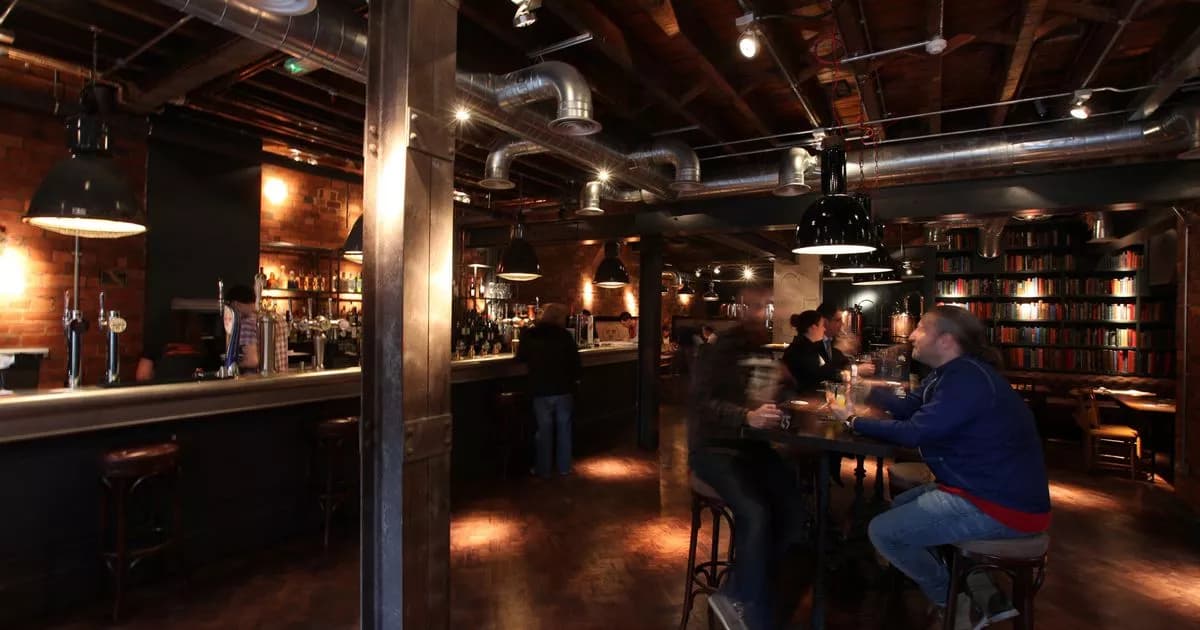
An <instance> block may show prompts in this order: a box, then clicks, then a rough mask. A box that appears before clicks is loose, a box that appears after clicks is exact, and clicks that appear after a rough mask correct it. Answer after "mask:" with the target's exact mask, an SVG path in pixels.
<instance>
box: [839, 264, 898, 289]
mask: <svg viewBox="0 0 1200 630" xmlns="http://www.w3.org/2000/svg"><path fill="white" fill-rule="evenodd" d="M900 282H902V281H901V280H900V275H899V274H897V273H896V270H895V268H892V269H889V270H887V271H885V272H883V273H866V274H859V275H857V276H854V280H851V281H850V284H852V285H854V286H856V287H877V286H881V285H885V284H900Z"/></svg>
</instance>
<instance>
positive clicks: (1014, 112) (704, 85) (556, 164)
mask: <svg viewBox="0 0 1200 630" xmlns="http://www.w3.org/2000/svg"><path fill="white" fill-rule="evenodd" d="M11 1H12V0H0V7H3V8H6V7H7V6H8V4H9V3H10V2H11ZM320 1H321V2H322V3H338V4H341V5H343V6H345V7H346V8H349V9H351V10H354V11H357V12H359V13H360V14H362V15H364V16H365V15H366V14H367V11H368V6H367V3H366V2H364V1H363V0H320ZM1135 5H1136V10H1133V11H1132V16H1131V21H1130V22H1129V24H1128V25H1127V26H1126V27H1125V28H1124V29H1121V28H1120V27H1121V22H1122V20H1123V19H1124V18H1125V16H1126V15H1127V14H1129V13H1130V10H1131V8H1135ZM513 10H514V6H513V5H512V4H511V3H510V2H504V1H501V0H461V10H460V13H459V43H460V50H459V57H458V63H459V68H460V69H461V70H466V71H486V72H508V71H511V70H515V69H518V68H521V67H523V66H526V65H529V64H531V63H535V62H537V61H540V60H561V61H565V62H567V63H570V64H573V65H575V66H577V67H578V68H579V69H580V70H581V71H582V72H583V73H584V75H585V76H586V77H587V78H588V80H589V82H590V83H591V84H592V87H593V90H594V92H595V95H596V103H597V116H598V118H599V119H600V120H601V121H602V122H603V124H604V129H605V134H606V136H607V137H608V138H609V139H611V140H613V141H614V142H615V143H617V144H619V145H624V146H626V147H627V148H629V149H632V148H634V147H636V146H637V145H640V144H644V143H646V142H648V141H650V140H651V139H652V138H653V137H655V136H664V135H671V136H676V137H679V138H680V139H682V140H684V141H686V142H688V143H689V144H691V145H692V146H696V147H702V148H700V149H699V153H700V154H701V156H702V157H703V158H706V163H707V162H708V161H709V160H711V159H717V160H720V161H722V162H728V161H735V162H749V161H753V160H756V159H762V158H763V157H764V156H761V155H748V156H741V155H738V153H740V152H746V151H758V150H763V149H771V148H778V147H781V146H786V145H787V143H788V142H789V138H787V137H784V138H774V139H770V138H768V139H759V138H762V137H763V136H775V135H778V134H786V133H789V132H797V131H803V130H807V129H811V128H813V127H814V126H817V125H819V126H822V127H832V126H837V125H852V124H857V123H862V122H864V121H867V120H879V119H881V118H887V117H895V116H905V115H911V114H917V113H922V112H931V111H936V110H939V109H943V108H956V107H963V106H971V105H979V104H985V103H992V102H995V101H998V100H1002V99H1011V98H1024V97H1037V96H1040V95H1049V94H1056V93H1061V92H1064V91H1071V90H1074V89H1077V88H1079V87H1082V83H1083V81H1084V80H1085V79H1086V78H1087V76H1088V75H1089V74H1091V71H1092V69H1093V67H1095V68H1096V72H1095V73H1094V75H1093V76H1092V78H1091V80H1090V83H1089V85H1088V86H1087V87H1092V88H1097V87H1117V88H1127V87H1132V86H1137V85H1140V84H1142V83H1144V82H1146V81H1147V80H1148V79H1149V78H1150V77H1153V76H1156V74H1158V73H1159V72H1160V71H1162V70H1163V66H1164V65H1165V64H1167V63H1168V62H1169V61H1170V60H1172V59H1177V58H1178V57H1179V53H1180V50H1179V49H1180V47H1181V46H1183V45H1185V42H1189V41H1194V40H1189V38H1190V37H1191V36H1192V35H1193V31H1195V29H1196V25H1197V24H1200V2H1196V0H1144V1H1140V2H1136V1H1135V0H972V1H969V2H968V1H966V0H912V1H903V2H901V1H896V0H833V1H832V2H830V1H828V0H825V1H820V2H812V1H808V0H686V1H685V0H545V1H544V2H543V6H542V8H541V9H539V10H537V18H538V19H537V22H536V23H535V24H533V25H532V26H530V27H527V28H514V27H513V25H512V14H513ZM751 12H752V13H754V14H755V15H757V16H759V17H760V20H759V22H758V25H759V28H760V29H761V32H762V33H763V35H764V36H765V38H766V39H767V40H768V42H769V43H770V49H771V50H773V52H774V54H771V52H769V51H768V50H763V51H761V52H760V54H759V55H758V56H757V57H756V58H754V59H745V58H743V57H742V56H741V55H740V54H738V52H737V39H738V37H739V35H740V29H739V27H738V26H737V25H736V24H735V21H736V20H737V18H738V17H739V16H741V15H743V14H745V13H751ZM183 17H184V16H183V15H181V14H179V13H177V12H176V11H174V10H172V9H170V8H167V7H164V6H162V5H160V4H158V3H156V2H153V1H152V0H18V1H17V3H16V4H15V6H14V8H13V10H12V12H11V14H10V15H9V16H8V17H7V19H6V20H5V21H4V23H3V25H2V27H3V29H4V30H5V31H8V32H10V33H11V34H12V35H13V36H14V43H13V45H12V48H13V50H14V51H16V52H18V53H20V54H12V55H9V56H7V57H0V86H3V87H5V88H7V87H17V88H20V90H22V91H24V93H26V94H28V93H31V92H32V93H34V96H35V97H36V98H24V99H16V98H14V99H11V100H13V101H19V102H21V103H25V104H28V103H37V102H50V101H51V100H52V99H50V98H48V97H47V95H50V94H51V93H52V92H51V90H52V84H53V82H54V81H55V76H54V75H55V73H54V67H51V66H54V64H55V63H57V64H59V65H58V66H55V67H57V69H58V70H59V72H58V79H57V80H58V85H59V86H60V87H59V92H58V93H57V94H58V96H59V97H60V100H68V101H69V100H70V99H71V98H73V97H72V96H70V95H66V94H65V93H64V92H63V91H62V88H61V86H62V85H63V84H64V83H65V84H72V83H73V84H74V85H78V84H79V82H80V77H79V76H72V71H71V70H72V68H77V69H78V70H80V71H83V72H86V69H87V68H88V67H90V66H91V48H92V47H91V40H92V32H91V31H92V29H93V28H94V29H97V32H98V51H99V63H98V66H99V69H100V71H101V72H102V73H103V77H104V79H105V80H109V81H114V82H117V83H120V84H121V85H122V86H123V87H124V95H125V102H126V103H127V107H128V109H130V110H131V111H132V112H135V113H147V112H154V111H159V110H162V109H164V108H170V109H177V110H181V111H182V112H184V113H186V114H187V115H190V116H194V117H203V118H206V119H214V120H220V121H222V123H223V124H232V125H238V126H242V127H244V128H246V129H249V130H253V131H255V132H257V133H260V134H262V135H263V136H264V139H265V140H266V143H267V145H268V147H270V148H271V150H277V151H279V152H281V153H285V154H289V153H290V152H291V150H292V149H299V150H300V151H301V152H302V154H303V158H304V159H305V160H306V161H307V160H313V161H316V162H318V163H320V164H326V165H330V166H333V167H336V168H349V169H351V170H353V169H354V168H355V165H356V163H357V162H359V161H360V160H361V156H360V146H361V136H362V118H363V111H364V108H363V86H361V85H358V84H355V83H353V82H351V81H348V80H346V79H343V78H342V77H339V76H336V75H333V74H332V73H329V72H327V71H323V70H315V71H313V72H310V73H308V74H304V75H301V76H292V75H290V74H288V73H287V72H285V71H284V70H283V69H282V63H283V61H284V60H285V58H284V56H283V55H281V54H279V53H276V52H274V51H271V50H269V49H266V48H263V47H260V46H257V45H251V44H249V43H246V42H243V41H240V40H239V39H238V38H236V37H234V36H231V35H229V34H228V33H226V32H225V31H222V30H221V29H219V28H217V27H214V26H211V25H209V24H206V23H204V22H202V21H201V20H188V21H185V22H184V23H182V24H178V22H179V21H180V20H181V18H183ZM939 27H940V28H941V34H942V35H943V37H944V38H945V39H946V40H947V41H948V43H949V46H948V48H947V50H946V51H945V52H944V53H942V54H941V55H930V54H928V53H927V52H926V51H925V50H924V49H922V48H916V49H912V50H908V51H904V52H897V53H893V54H888V55H883V56H879V57H874V58H871V59H868V60H865V61H859V62H855V63H843V62H841V59H842V58H843V57H845V56H847V55H861V54H865V53H872V52H877V51H881V50H886V49H890V48H894V47H898V46H903V45H907V44H912V43H915V42H921V41H924V40H926V39H928V38H930V37H931V36H933V35H935V34H937V33H938V29H939ZM168 29H170V32H169V34H166V35H165V36H161V35H162V33H163V32H164V31H165V30H168ZM1118 31H1119V32H1120V34H1119V36H1117V37H1116V38H1115V41H1113V39H1114V35H1116V34H1117V33H1118ZM582 33H590V34H591V36H592V39H591V40H590V41H587V42H584V43H580V44H577V45H573V46H568V47H565V48H563V49H561V50H557V51H554V52H549V53H542V54H538V51H541V50H542V49H545V48H546V47H547V46H551V45H553V44H556V43H559V42H563V41H565V40H568V39H570V38H574V37H577V36H579V35H580V34H582ZM160 36H161V37H160ZM156 38H158V39H157V41H155V40H156ZM152 41H153V43H152V44H151V45H149V46H148V47H146V48H145V50H144V51H142V52H140V53H139V54H137V55H136V56H132V57H131V54H132V53H133V52H134V51H136V50H138V49H139V48H141V47H143V46H144V45H145V44H147V43H148V42H152ZM1110 42H1111V43H1112V46H1109V44H1110ZM1106 51H1107V52H1106ZM22 54H24V55H25V56H22ZM1102 56H1103V58H1102ZM30 59H33V60H34V61H33V62H31V61H30ZM38 60H40V61H38ZM51 62H53V63H51ZM74 74H75V75H78V74H79V72H74ZM1137 97H1138V94H1136V93H1126V94H1112V93H1103V94H1098V95H1097V96H1096V97H1094V98H1093V100H1092V102H1091V104H1092V105H1093V108H1094V109H1095V110H1097V111H1114V110H1122V109H1125V108H1127V107H1129V106H1130V104H1131V103H1133V102H1135V101H1136V99H1137ZM1068 106H1069V104H1068V99H1064V98H1057V99H1046V100H1044V101H1041V102H1038V103H1033V102H1030V103H1023V104H1020V105H1014V106H1011V107H995V108H990V109H978V110H972V111H964V112H954V113H947V114H944V115H939V116H927V117H922V118H914V119H908V120H903V121H897V122H891V123H883V124H875V125H870V126H868V127H865V128H864V129H852V130H847V131H846V132H845V134H846V135H847V136H850V137H852V138H855V137H860V136H866V137H867V138H868V139H870V138H874V139H885V138H886V139H887V140H889V141H892V140H900V139H904V138H908V137H916V136H924V135H926V134H931V133H941V132H951V131H961V130H971V129H985V128H988V127H994V126H999V125H1004V124H1012V123H1021V122H1029V121H1034V120H1038V119H1041V118H1051V119H1052V118H1059V117H1062V116H1063V115H1065V112H1066V110H1067V108H1068ZM297 121H304V124H299V123H298V122H297ZM752 139H759V140H752ZM504 140H505V138H503V137H502V136H501V135H500V134H497V133H496V132H494V131H492V130H490V129H487V128H481V127H480V126H476V125H469V126H466V127H464V129H463V130H462V133H461V134H460V143H459V155H460V156H461V159H460V160H458V163H457V164H456V169H457V170H458V176H459V184H460V186H461V187H462V188H463V190H465V191H467V192H468V193H470V194H471V195H472V199H473V201H472V204H471V205H472V206H475V210H476V211H477V212H476V216H484V217H488V216H490V217H494V218H499V217H506V216H509V215H511V213H513V212H516V211H517V210H518V209H521V208H540V209H541V211H542V212H547V213H555V214H556V213H560V212H563V206H564V205H565V206H567V207H568V208H569V207H570V205H571V203H572V200H573V199H574V198H575V195H576V194H577V191H578V187H579V185H580V183H581V182H582V181H583V180H584V179H585V178H586V174H585V173H582V172H580V171H579V170H578V169H577V168H576V167H574V166H572V165H570V164H567V163H565V162H563V161H561V160H558V159H556V158H555V157H553V156H551V155H541V156H534V157H526V158H521V159H520V160H518V161H517V162H516V164H515V165H514V168H513V171H514V174H515V175H516V177H517V179H518V181H519V182H520V185H519V186H518V188H517V189H516V190H514V191H507V192H497V193H488V191H484V190H482V189H480V188H478V187H476V186H475V185H474V181H475V180H477V179H478V178H479V177H480V174H481V172H482V161H483V158H484V157H485V156H486V153H487V152H488V150H489V149H491V148H492V147H494V146H496V145H497V144H498V143H500V142H502V141H504ZM747 140H750V141H747ZM790 140H791V141H792V142H794V141H795V139H794V138H793V139H790ZM726 245H728V244H726ZM752 249H753V248H749V249H747V251H751V250H752Z"/></svg>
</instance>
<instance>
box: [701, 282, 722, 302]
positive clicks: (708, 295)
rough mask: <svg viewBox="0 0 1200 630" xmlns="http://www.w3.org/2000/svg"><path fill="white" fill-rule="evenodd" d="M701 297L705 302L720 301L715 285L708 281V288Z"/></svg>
mask: <svg viewBox="0 0 1200 630" xmlns="http://www.w3.org/2000/svg"><path fill="white" fill-rule="evenodd" d="M701 299H703V300H704V301H705V302H717V301H720V299H721V296H720V295H718V294H717V290H716V288H715V287H713V283H711V282H709V283H708V290H707V291H705V292H704V296H703V297H702V298H701Z"/></svg>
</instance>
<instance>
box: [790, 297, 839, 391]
mask: <svg viewBox="0 0 1200 630" xmlns="http://www.w3.org/2000/svg"><path fill="white" fill-rule="evenodd" d="M790 321H791V324H792V327H793V328H795V329H796V338H795V339H793V340H792V343H791V345H789V346H788V347H787V350H784V352H783V363H784V365H786V366H787V369H788V372H789V373H790V374H791V375H792V379H793V380H794V381H795V382H796V391H797V392H798V393H801V394H810V393H814V392H817V391H819V390H820V389H821V382H822V381H834V380H838V379H839V378H841V366H840V365H838V363H837V362H833V361H829V360H827V359H826V358H825V353H824V350H825V349H824V348H823V347H822V345H821V344H822V341H823V340H824V339H825V322H824V320H823V319H822V318H821V314H820V313H818V312H816V311H804V312H803V313H800V314H799V315H792V317H791V320H790Z"/></svg>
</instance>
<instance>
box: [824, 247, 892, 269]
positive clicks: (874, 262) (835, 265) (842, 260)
mask: <svg viewBox="0 0 1200 630" xmlns="http://www.w3.org/2000/svg"><path fill="white" fill-rule="evenodd" d="M880 253H881V252H880V250H878V249H877V250H875V251H873V252H871V253H869V254H847V255H844V256H833V257H832V259H831V260H830V261H829V270H830V271H832V272H834V273H844V274H865V273H883V272H885V271H890V270H891V265H889V264H887V262H886V261H884V260H881V256H880Z"/></svg>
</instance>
